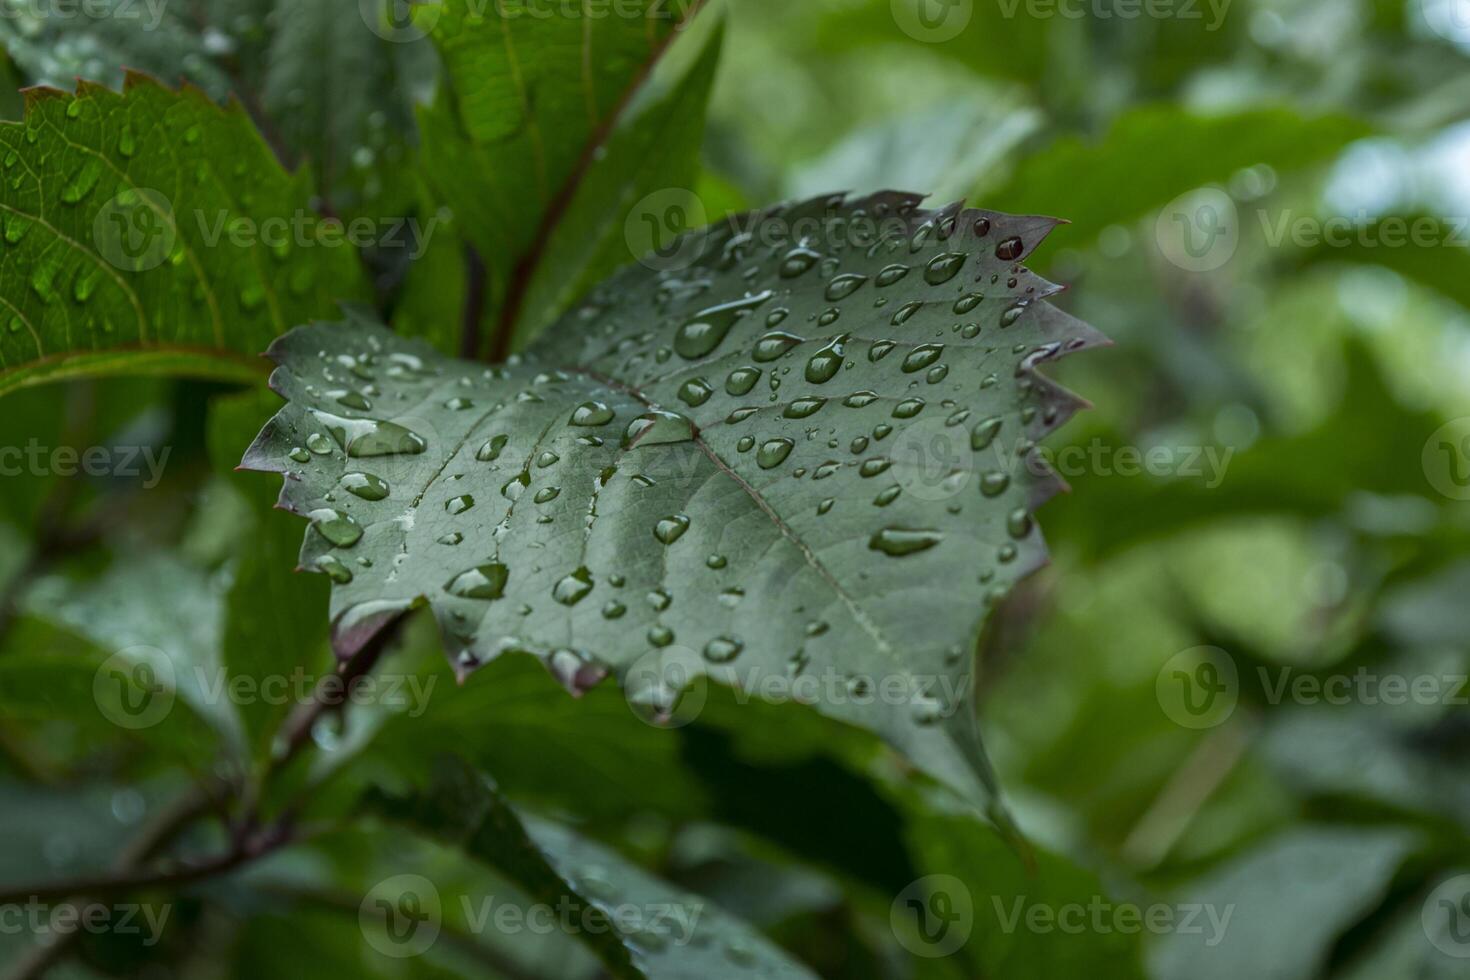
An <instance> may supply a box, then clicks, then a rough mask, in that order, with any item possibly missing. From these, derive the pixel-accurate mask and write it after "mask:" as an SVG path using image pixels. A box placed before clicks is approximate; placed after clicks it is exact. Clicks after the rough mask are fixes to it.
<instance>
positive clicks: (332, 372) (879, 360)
mask: <svg viewBox="0 0 1470 980" xmlns="http://www.w3.org/2000/svg"><path fill="white" fill-rule="evenodd" d="M918 201H919V199H918V197H917V196H914V195H905V194H899V193H893V192H889V193H884V194H880V195H875V196H873V197H870V198H863V199H858V200H852V201H848V200H844V199H842V198H841V197H834V198H823V199H817V200H813V201H808V202H804V203H801V204H796V205H789V206H781V207H777V208H773V209H771V210H769V211H765V212H760V213H758V214H755V215H749V216H746V217H745V218H744V219H741V220H740V221H739V222H732V225H722V226H719V227H717V228H715V229H712V230H710V231H709V232H708V233H700V234H695V235H692V236H689V237H686V238H685V239H683V240H682V245H681V246H680V248H678V249H675V250H674V251H673V252H670V253H667V255H666V256H665V258H666V259H678V258H682V260H683V261H685V262H688V263H689V267H688V268H685V269H683V270H681V271H677V272H674V271H666V272H663V273H655V272H653V271H651V270H650V269H648V268H646V267H643V266H636V265H635V266H631V267H629V268H627V269H625V270H623V271H622V272H620V273H619V274H618V275H616V276H614V277H613V278H612V279H611V280H609V282H608V283H606V284H605V285H604V286H603V287H601V288H600V289H599V290H597V291H595V292H594V293H593V294H592V295H591V296H590V297H589V298H588V299H587V301H586V302H585V303H584V304H583V305H582V306H581V307H580V308H579V309H577V310H575V311H573V312H571V313H569V314H567V316H566V317H565V318H563V320H562V321H560V322H559V323H558V324H556V325H555V326H554V327H552V328H551V329H550V330H548V331H547V333H546V334H545V335H544V336H543V338H542V339H541V340H540V341H538V343H537V344H536V345H535V346H534V347H533V348H532V349H531V351H530V352H529V353H528V354H527V355H526V356H525V357H524V358H523V359H517V360H515V361H514V362H513V363H511V364H509V365H507V366H505V367H502V368H496V369H489V368H486V367H485V366H483V365H479V364H472V363H467V362H462V361H454V360H450V359H448V358H445V357H443V356H440V355H438V354H436V353H434V352H433V351H432V350H430V349H429V348H428V347H427V345H425V344H422V343H420V342H416V341H410V340H404V339H402V338H399V337H396V336H394V335H392V334H390V333H388V332H387V331H386V330H383V329H381V328H379V327H376V326H371V325H366V324H314V325H312V326H310V327H306V328H302V329H300V330H297V331H293V332H292V333H291V334H289V335H287V336H286V337H284V338H282V339H281V340H280V341H279V342H278V343H277V344H275V345H273V347H272V350H271V356H272V357H273V358H274V359H275V360H276V362H277V363H278V364H279V365H280V369H279V370H278V371H277V372H276V373H275V375H273V380H272V384H273V386H274V387H275V388H276V390H277V391H278V392H280V393H281V394H282V395H284V396H285V397H286V398H287V399H288V400H289V401H290V404H289V405H288V406H287V407H286V408H285V409H283V410H282V412H281V414H280V415H278V416H277V417H276V419H275V420H273V421H272V422H271V424H270V425H268V426H267V427H266V429H265V430H264V431H263V432H262V433H261V435H260V437H259V438H258V439H257V441H256V442H255V444H254V445H253V446H252V447H251V449H250V450H249V452H248V453H247V455H246V458H245V465H246V466H247V467H250V468H254V469H260V470H269V471H274V472H281V473H285V474H286V475H287V480H286V489H285V491H284V492H283V495H282V500H283V503H284V504H285V505H286V506H288V507H289V508H290V509H292V510H294V511H296V512H297V513H299V514H302V515H306V516H309V517H310V518H311V520H312V522H313V526H312V528H311V529H310V530H309V531H308V534H307V538H306V543H305V546H304V548H303V552H302V564H303V566H305V567H309V568H316V569H318V570H321V571H324V572H327V573H328V574H329V575H331V576H332V577H333V578H334V579H335V580H336V583H337V585H336V588H334V590H333V597H332V616H333V623H334V631H335V632H334V642H335V644H336V647H337V650H338V653H339V654H342V655H348V654H350V653H352V652H353V651H355V650H356V649H358V648H360V646H361V645H362V644H363V643H364V642H366V640H367V639H368V637H369V636H370V635H371V634H372V633H373V632H374V631H375V630H376V629H377V628H378V627H379V626H380V625H381V624H382V623H383V622H385V621H387V620H389V619H392V618H395V617H396V616H398V615H400V614H401V613H402V612H403V611H404V610H407V609H409V608H410V607H412V606H414V605H416V604H419V603H421V602H426V603H427V604H428V605H429V606H430V607H431V608H432V609H433V611H434V613H435V616H436V617H437V618H438V621H439V623H440V626H441V629H442V631H443V633H444V636H445V642H446V644H447V646H448V648H449V650H450V651H451V653H452V655H453V658H454V659H455V661H456V663H457V665H458V667H459V669H460V671H461V672H462V673H465V674H467V673H469V672H470V671H472V670H473V669H474V668H475V667H477V666H479V665H480V664H483V663H484V662H486V661H487V660H490V659H492V658H494V657H496V656H498V655H500V654H501V653H504V652H508V651H515V650H524V651H530V652H533V653H535V654H537V655H539V656H541V657H542V658H543V659H545V661H546V662H547V664H548V666H549V667H550V669H551V670H552V671H553V673H554V674H556V676H557V677H558V678H559V679H560V680H562V682H563V683H564V684H565V685H566V686H567V687H568V688H570V689H571V690H572V691H574V692H576V691H580V690H582V689H584V688H586V687H589V686H591V685H592V684H594V683H596V682H598V681H600V680H601V679H602V678H603V677H604V676H605V675H606V674H607V673H609V672H612V673H615V674H617V675H618V676H619V677H620V678H621V679H623V681H624V683H625V686H626V687H628V689H629V697H630V698H632V699H634V701H635V702H637V703H640V704H642V705H644V706H645V707H646V708H647V709H648V711H649V712H650V713H651V714H653V715H655V716H659V717H663V716H669V715H673V714H674V713H675V711H676V709H677V694H678V688H679V686H680V685H681V684H682V683H683V682H686V681H690V680H692V679H695V678H697V677H700V676H708V677H710V678H712V679H713V680H715V681H717V682H720V683H723V684H726V685H730V686H737V687H740V688H742V689H743V690H746V691H750V692H754V693H756V694H759V695H761V696H765V697H768V698H781V697H783V696H784V697H785V698H787V699H793V698H794V699H797V700H800V701H802V702H804V703H812V704H814V706H815V707H817V708H818V709H819V710H821V711H822V712H823V713H825V714H827V715H829V716H831V717H834V718H837V719H839V720H841V721H844V722H848V723H851V724H855V725H859V726H862V727H865V728H868V729H870V730H873V731H876V732H878V733H879V734H881V735H882V736H883V737H884V738H885V739H887V740H888V741H889V742H890V743H891V744H892V745H894V746H896V747H898V748H899V749H900V750H901V751H903V752H904V753H906V754H907V755H908V756H910V757H911V758H913V759H914V760H915V761H916V762H917V763H918V764H919V765H920V766H921V767H923V768H924V769H926V770H927V771H928V772H930V773H931V774H933V775H936V776H938V777H939V778H941V779H943V780H945V781H946V782H948V783H949V784H950V785H952V786H954V787H956V788H957V789H959V790H960V791H961V792H962V793H964V794H965V795H966V796H967V797H968V798H969V799H970V800H971V801H972V802H975V803H978V804H980V805H988V804H989V803H991V802H992V801H993V796H992V794H993V786H992V779H991V776H990V772H989V768H988V765H987V763H986V761H985V759H984V755H983V752H982V751H981V748H980V744H979V739H978V736H977V735H976V732H975V724H974V719H973V716H972V711H971V707H970V705H971V680H972V668H971V652H972V651H973V650H974V647H975V642H976V638H977V636H978V634H979V631H980V628H981V626H982V625H983V623H984V621H985V619H986V616H987V609H988V603H990V602H993V601H994V600H996V599H997V598H999V597H1000V596H1002V595H1004V594H1005V592H1006V590H1007V589H1008V588H1009V587H1010V586H1011V585H1012V584H1013V583H1014V582H1016V581H1017V580H1019V579H1020V578H1021V577H1023V576H1024V575H1026V574H1027V573H1029V572H1030V571H1032V570H1034V569H1035V568H1037V567H1038V566H1039V565H1040V564H1042V562H1043V561H1044V559H1045V548H1044V545H1043V543H1042V540H1041V536H1040V533H1039V531H1037V530H1036V528H1035V527H1034V524H1033V521H1032V518H1031V512H1032V511H1033V510H1034V508H1035V507H1036V506H1038V505H1039V504H1040V503H1041V502H1042V501H1044V500H1045V499H1047V498H1048V497H1049V496H1050V495H1051V494H1052V493H1054V492H1055V490H1056V489H1057V488H1058V486H1059V483H1058V481H1057V480H1056V479H1055V477H1053V476H1052V475H1051V474H1050V471H1049V470H1046V468H1045V467H1044V465H1039V460H1038V457H1037V454H1036V453H1035V452H1034V451H1033V448H1034V443H1035V440H1037V439H1039V438H1041V437H1042V436H1044V435H1045V434H1046V433H1048V432H1050V431H1051V430H1053V429H1054V428H1056V427H1057V426H1059V425H1060V424H1061V423H1062V422H1063V421H1065V420H1066V419H1067V418H1068V417H1070V415H1071V414H1072V413H1073V412H1074V411H1075V410H1076V409H1077V408H1078V407H1079V405H1080V404H1081V403H1080V402H1079V401H1078V400H1077V399H1076V398H1074V397H1073V396H1071V395H1069V394H1068V393H1066V392H1064V391H1062V390H1060V389H1059V388H1057V387H1055V386H1054V385H1052V384H1051V383H1049V382H1048V381H1046V379H1044V378H1042V377H1041V376H1039V375H1038V374H1037V373H1036V371H1035V370H1034V369H1035V367H1036V365H1038V364H1039V363H1041V362H1043V361H1046V360H1049V359H1052V358H1056V357H1059V356H1061V355H1062V354H1064V353H1068V352H1071V351H1074V350H1079V349H1082V348H1084V347H1087V346H1092V345H1096V344H1097V343H1099V342H1100V341H1101V338H1100V336H1099V335H1098V334H1096V333H1095V332H1093V331H1092V330H1091V329H1090V328H1089V327H1087V326H1086V325H1085V324H1082V323H1080V322H1078V321H1076V320H1075V319H1073V318H1071V317H1068V316H1066V315H1065V314H1063V313H1061V312H1059V311H1058V310H1056V309H1055V308H1053V307H1052V306H1050V304H1048V303H1046V302H1044V301H1043V300H1044V298H1045V297H1046V296H1048V295H1050V294H1052V293H1054V292H1055V291H1056V288H1057V287H1055V286H1053V285H1051V284H1049V283H1046V282H1045V281H1043V280H1041V279H1039V278H1038V277H1036V276H1034V275H1033V274H1032V273H1030V272H1029V271H1027V270H1025V269H1024V268H1022V267H1021V266H1019V265H1018V263H1019V262H1020V260H1021V259H1022V258H1023V257H1024V256H1025V254H1026V253H1027V252H1028V251H1029V250H1030V249H1032V248H1034V247H1035V246H1036V244H1037V243H1038V242H1039V241H1040V240H1041V239H1042V238H1043V237H1044V236H1045V235H1046V234H1047V233H1048V232H1049V231H1050V230H1051V228H1052V227H1053V226H1054V225H1055V220H1054V219H1050V218H1018V217H1012V216H1008V215H1002V214H998V213H994V212H982V211H962V210H961V208H960V206H959V205H951V206H949V207H947V208H944V209H943V210H940V211H924V210H921V209H919V208H918ZM735 223H738V224H739V225H740V226H741V230H740V231H739V232H737V231H735V229H734V227H733V225H734V224H735ZM880 233H881V239H880V237H879V235H880ZM793 234H798V235H800V236H801V237H800V241H799V242H798V241H797V240H795V239H793V237H792V235H793ZM869 236H872V237H869ZM757 243H766V244H759V245H758V244H757ZM982 294H983V298H982ZM368 379H371V384H372V386H373V387H372V391H371V392H368V391H366V385H367V384H368V383H369V382H368ZM365 399H366V401H365ZM369 402H370V403H369ZM1033 463H1037V464H1038V465H1032V464H1033ZM370 498H380V499H370ZM798 677H804V678H805V679H804V680H802V682H801V683H799V684H795V685H793V683H792V681H793V679H794V678H798Z"/></svg>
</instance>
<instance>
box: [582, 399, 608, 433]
mask: <svg viewBox="0 0 1470 980" xmlns="http://www.w3.org/2000/svg"><path fill="white" fill-rule="evenodd" d="M614 415H615V413H614V412H613V410H612V409H611V408H608V406H607V405H606V404H605V403H603V402H583V403H582V404H580V405H578V406H577V408H576V409H575V410H574V411H573V412H572V425H581V426H587V427H589V428H590V427H594V426H599V425H607V424H608V423H609V422H611V421H612V420H613V417H614Z"/></svg>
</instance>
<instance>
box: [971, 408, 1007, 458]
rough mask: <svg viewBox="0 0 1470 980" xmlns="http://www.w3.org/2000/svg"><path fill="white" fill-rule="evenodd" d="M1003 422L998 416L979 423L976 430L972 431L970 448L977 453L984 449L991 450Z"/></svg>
mask: <svg viewBox="0 0 1470 980" xmlns="http://www.w3.org/2000/svg"><path fill="white" fill-rule="evenodd" d="M1002 421H1003V420H1002V419H1001V418H1000V416H998V415H997V416H994V417H993V418H988V419H986V420H985V421H983V422H980V423H978V424H977V425H976V426H975V428H974V429H972V430H970V448H971V449H973V450H975V452H977V453H978V452H979V451H980V450H982V449H989V448H990V444H991V443H993V442H994V441H995V437H996V435H998V434H999V433H1000V427H1001V423H1002Z"/></svg>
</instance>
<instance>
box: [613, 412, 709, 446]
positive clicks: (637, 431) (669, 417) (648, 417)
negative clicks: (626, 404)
mask: <svg viewBox="0 0 1470 980" xmlns="http://www.w3.org/2000/svg"><path fill="white" fill-rule="evenodd" d="M693 438H694V423H693V422H691V421H690V420H689V419H688V417H686V416H683V415H680V414H679V413H678V412H663V411H653V412H646V413H644V414H643V415H640V416H638V417H637V418H636V419H634V420H633V421H632V422H629V423H628V428H627V430H626V431H625V432H624V433H623V442H622V446H623V448H624V449H631V448H632V447H634V446H666V445H670V444H673V443H678V442H688V441H689V440H691V439H693Z"/></svg>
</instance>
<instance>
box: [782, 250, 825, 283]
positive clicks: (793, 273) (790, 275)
mask: <svg viewBox="0 0 1470 980" xmlns="http://www.w3.org/2000/svg"><path fill="white" fill-rule="evenodd" d="M821 258H822V255H821V253H820V252H814V251H812V250H811V249H809V248H807V247H806V246H804V245H798V246H796V247H795V248H793V249H792V250H791V251H789V252H787V253H786V255H785V256H784V257H783V258H782V259H781V278H782V279H795V278H796V277H797V276H799V275H801V274H802V273H804V272H806V271H807V270H809V269H811V267H812V266H814V265H816V264H817V263H818V262H819V261H821Z"/></svg>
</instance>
